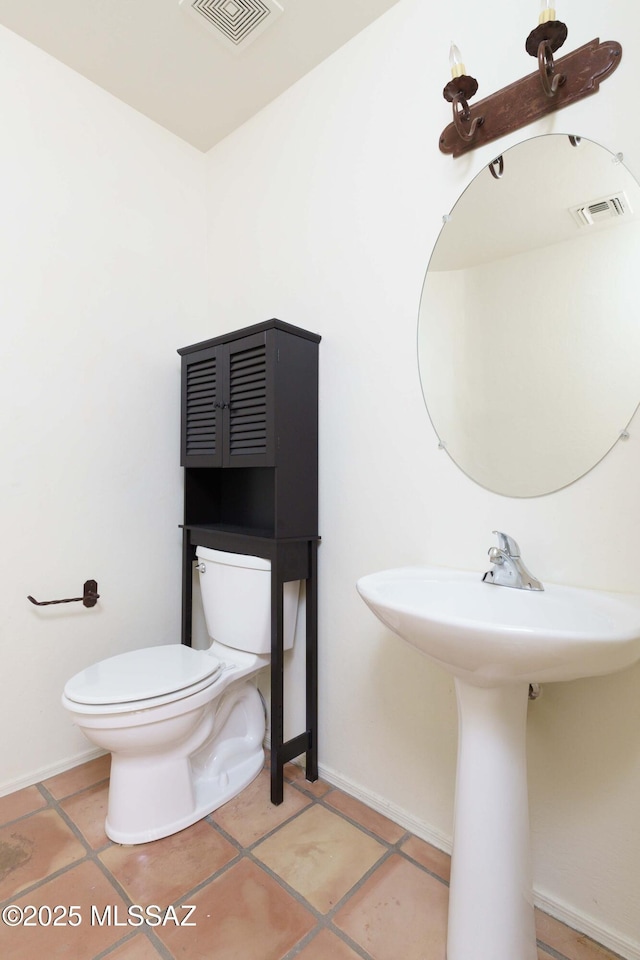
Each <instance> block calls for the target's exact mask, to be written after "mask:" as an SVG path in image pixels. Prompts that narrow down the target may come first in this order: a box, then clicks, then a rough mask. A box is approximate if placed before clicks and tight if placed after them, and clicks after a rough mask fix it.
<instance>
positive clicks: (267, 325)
mask: <svg viewBox="0 0 640 960" xmlns="http://www.w3.org/2000/svg"><path fill="white" fill-rule="evenodd" d="M273 329H276V330H283V331H284V332H285V333H291V334H294V335H295V336H297V337H303V338H304V339H305V340H313V342H314V343H320V340H321V339H322V338H321V337H320V334H318V333H311V332H310V331H309V330H303V329H302V328H301V327H295V326H294V325H293V324H292V323H285V321H284V320H277V319H276V318H275V317H274V318H273V319H272V320H265V321H264V322H263V323H254V324H253V326H250V327H243V328H242V330H233V331H232V332H231V333H224V334H221V335H220V336H218V337H213V338H212V339H211V340H201V341H200V343H192V344H191V345H190V346H188V347H180V349H179V350H178V353H179V354H180V356H181V357H184V356H185V354H188V353H195V352H196V351H197V350H204V349H205V348H206V347H214V346H215V345H216V344H218V343H229V342H230V341H232V340H240V339H241V338H242V337H246V336H249V335H250V334H252V333H262V331H264V330H273Z"/></svg>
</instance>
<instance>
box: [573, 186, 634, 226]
mask: <svg viewBox="0 0 640 960" xmlns="http://www.w3.org/2000/svg"><path fill="white" fill-rule="evenodd" d="M632 212H633V211H632V210H631V206H630V204H629V200H628V199H627V195H626V193H624V191H622V190H621V191H620V193H616V194H613V195H611V196H608V197H602V198H601V199H600V200H592V201H591V202H590V203H581V204H580V206H578V207H573V208H572V210H571V215H572V216H573V218H574V220H575V221H576V222H577V224H578V226H580V227H592V226H593V225H594V224H595V223H601V222H602V221H603V220H616V219H617V218H618V217H623V216H624V215H625V214H626V213H632Z"/></svg>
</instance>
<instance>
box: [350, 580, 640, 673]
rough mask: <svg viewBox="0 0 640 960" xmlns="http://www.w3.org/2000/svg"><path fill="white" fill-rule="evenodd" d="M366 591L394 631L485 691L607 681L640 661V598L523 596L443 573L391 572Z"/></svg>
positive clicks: (570, 591) (365, 584)
mask: <svg viewBox="0 0 640 960" xmlns="http://www.w3.org/2000/svg"><path fill="white" fill-rule="evenodd" d="M357 588H358V591H359V593H360V595H361V596H362V598H363V600H364V601H365V602H366V603H367V605H368V606H369V607H370V608H371V609H372V610H373V612H374V613H375V614H376V616H377V617H378V618H379V619H380V620H382V622H383V623H384V624H386V626H387V627H389V629H391V630H393V631H394V633H397V634H398V635H399V636H401V637H402V638H403V639H404V640H406V641H407V643H410V644H411V645H412V646H414V647H417V648H418V649H419V650H422V652H423V653H426V655H427V656H428V657H430V658H431V659H432V660H435V661H436V662H437V663H439V664H441V665H442V666H443V667H444V668H445V669H446V670H448V671H449V672H450V673H453V674H454V675H455V676H458V677H461V678H462V679H464V680H466V681H467V683H472V684H476V685H478V686H497V685H500V684H505V683H513V682H516V681H522V680H526V681H527V682H534V681H535V682H542V681H551V680H575V679H577V678H578V677H590V676H600V675H602V674H605V673H613V672H614V671H616V670H621V669H623V668H624V667H628V666H630V665H631V664H632V663H635V662H636V660H638V659H640V597H638V596H636V595H634V594H624V593H619V594H617V593H603V592H600V591H597V590H583V589H578V588H574V587H563V586H556V585H555V584H545V588H544V591H530V590H516V589H513V588H510V587H503V586H496V585H495V584H490V583H483V582H482V579H481V575H480V574H479V573H477V572H467V571H459V570H448V569H446V568H444V567H404V568H400V569H397V570H383V571H382V572H381V573H372V574H370V575H369V576H366V577H362V578H361V579H360V580H358V583H357Z"/></svg>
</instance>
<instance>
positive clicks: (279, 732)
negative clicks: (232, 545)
mask: <svg viewBox="0 0 640 960" xmlns="http://www.w3.org/2000/svg"><path fill="white" fill-rule="evenodd" d="M282 594H283V583H282V580H281V577H280V566H279V564H278V562H277V560H276V562H275V563H272V564H271V803H274V804H280V803H282V801H283V798H284V774H283V769H282V768H283V766H284V754H283V743H284V703H283V700H284V654H283V629H284V613H283V599H282Z"/></svg>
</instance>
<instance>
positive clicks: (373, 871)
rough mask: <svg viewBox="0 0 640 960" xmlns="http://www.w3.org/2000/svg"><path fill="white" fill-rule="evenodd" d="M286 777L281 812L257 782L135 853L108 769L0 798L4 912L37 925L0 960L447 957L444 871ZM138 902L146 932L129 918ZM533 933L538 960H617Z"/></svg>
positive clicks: (356, 806)
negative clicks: (108, 825) (112, 798)
mask: <svg viewBox="0 0 640 960" xmlns="http://www.w3.org/2000/svg"><path fill="white" fill-rule="evenodd" d="M286 775H287V783H286V785H285V800H284V803H283V804H282V805H281V806H278V807H274V806H272V805H271V803H270V802H269V781H268V775H267V772H266V770H264V771H263V772H262V773H261V774H260V776H259V777H258V778H257V779H256V780H255V781H254V782H253V783H252V784H251V785H250V786H249V787H247V789H246V790H245V791H243V793H242V794H241V795H240V796H239V797H236V799H235V800H232V801H230V802H229V803H227V804H226V805H225V806H224V807H221V808H220V809H219V810H217V811H216V812H215V813H213V814H212V815H211V816H210V817H207V818H206V819H205V820H202V821H200V823H196V824H195V825H194V826H192V827H190V828H189V829H187V830H183V831H182V832H181V833H179V834H175V835H174V836H173V837H167V838H166V839H164V840H157V841H156V842H155V843H148V844H142V845H139V846H133V847H131V846H129V847H127V846H120V845H118V844H115V843H111V842H110V841H109V840H108V839H107V837H106V836H105V833H104V826H103V824H104V816H105V809H106V798H107V785H108V776H109V758H108V757H101V758H99V759H97V760H92V761H90V762H89V763H85V764H83V765H82V766H79V767H76V768H75V769H73V770H70V771H68V772H67V773H64V774H61V775H60V776H57V777H52V778H51V779H49V780H45V781H44V782H43V783H39V784H37V785H35V786H32V787H27V788H26V789H24V790H20V791H18V792H17V793H14V794H10V795H9V796H7V797H2V798H0V911H2V910H4V908H6V907H7V906H10V905H16V906H17V907H19V908H22V909H23V910H24V914H23V916H24V917H28V918H30V919H31V921H32V923H35V924H36V925H34V926H31V925H29V926H24V925H20V926H16V927H11V926H9V925H8V924H7V923H3V922H2V921H0V957H2V958H4V957H11V958H12V960H34V958H40V957H42V958H47V960H56V958H65V960H66V958H67V957H70V956H71V957H73V958H74V960H103V958H104V960H107V958H108V960H158V958H164V960H293V958H294V957H296V958H299V960H358V958H360V960H400V958H401V960H444V958H445V934H446V915H447V899H448V877H449V858H448V857H447V856H446V855H445V854H444V853H442V852H440V851H439V850H436V849H435V848H434V847H431V846H429V844H427V843H425V842H424V841H422V840H420V839H418V838H417V837H415V836H412V835H411V834H409V833H407V832H406V831H405V830H404V829H403V828H402V827H400V826H398V825H397V824H395V823H392V822H391V821H390V820H387V819H386V818H385V817H383V816H381V815H380V814H379V813H376V812H375V811H373V810H371V809H369V808H368V807H366V806H364V804H362V803H360V802H359V801H358V800H355V799H354V798H353V797H349V796H348V795H347V794H345V793H343V792H342V791H340V790H336V789H333V788H332V787H330V786H329V785H328V784H326V783H322V782H321V781H319V782H318V783H315V784H311V783H308V782H307V781H306V780H305V779H304V777H303V774H302V772H301V771H300V770H299V768H297V767H295V766H294V765H292V764H289V765H288V767H287V770H286ZM58 905H59V907H60V910H58V911H56V910H54V909H53V908H55V907H56V906H58ZM150 905H157V909H156V910H155V911H153V910H150V911H149V914H148V920H149V922H148V923H144V917H143V916H142V914H141V912H140V910H136V909H134V906H136V907H149V906H150ZM187 905H188V906H189V907H193V908H194V909H193V910H192V912H191V916H190V917H187ZM72 906H73V907H75V910H74V911H67V912H66V913H65V912H64V911H63V909H62V908H65V907H67V908H69V907H72ZM167 908H172V909H171V910H167ZM7 915H8V917H9V918H10V917H11V911H9V912H8V914H7ZM56 920H57V924H56ZM161 920H163V922H162V923H161V922H160V921H161ZM181 921H182V922H184V921H188V923H189V925H186V924H185V925H182V923H181ZM537 921H538V937H539V941H538V947H539V949H538V957H539V960H552V958H553V960H611V958H613V954H611V953H609V952H607V951H606V950H605V949H604V948H602V947H600V946H598V945H597V944H596V943H594V942H593V941H592V940H589V939H588V938H586V937H584V936H582V935H580V934H578V933H576V932H575V931H574V930H571V929H569V928H568V927H566V926H564V925H563V924H561V923H558V921H556V920H553V919H551V918H550V917H548V916H545V915H544V914H542V913H539V914H538V915H537Z"/></svg>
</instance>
